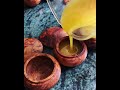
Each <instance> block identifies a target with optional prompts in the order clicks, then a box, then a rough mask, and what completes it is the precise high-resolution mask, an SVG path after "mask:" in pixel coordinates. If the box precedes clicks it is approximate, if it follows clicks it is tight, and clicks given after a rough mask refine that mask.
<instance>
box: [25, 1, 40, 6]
mask: <svg viewBox="0 0 120 90" xmlns="http://www.w3.org/2000/svg"><path fill="white" fill-rule="evenodd" d="M40 2H41V0H24V4H26V5H27V6H29V7H34V6H36V5H38V4H39V3H40Z"/></svg>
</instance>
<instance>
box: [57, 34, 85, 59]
mask: <svg viewBox="0 0 120 90" xmlns="http://www.w3.org/2000/svg"><path fill="white" fill-rule="evenodd" d="M65 39H69V36H66V37H63V38H62V39H60V40H59V41H58V42H57V43H56V45H55V50H56V52H57V53H58V54H59V55H60V56H62V57H65V58H75V57H79V56H81V55H83V54H84V52H85V50H87V46H86V44H85V43H84V42H83V41H78V40H76V41H78V42H79V43H80V44H81V46H82V51H81V52H80V53H79V54H78V55H73V56H65V55H63V54H62V53H61V52H60V50H59V44H60V42H61V41H63V40H65ZM74 40H75V39H74Z"/></svg>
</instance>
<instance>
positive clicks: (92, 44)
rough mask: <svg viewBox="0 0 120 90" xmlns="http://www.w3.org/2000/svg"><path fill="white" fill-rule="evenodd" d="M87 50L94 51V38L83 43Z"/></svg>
mask: <svg viewBox="0 0 120 90" xmlns="http://www.w3.org/2000/svg"><path fill="white" fill-rule="evenodd" d="M84 42H85V44H86V45H87V47H88V48H90V49H96V38H91V39H89V40H86V41H84Z"/></svg>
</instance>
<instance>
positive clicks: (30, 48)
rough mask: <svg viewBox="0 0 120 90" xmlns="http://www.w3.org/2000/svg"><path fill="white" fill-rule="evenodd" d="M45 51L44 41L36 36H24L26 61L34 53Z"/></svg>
mask: <svg viewBox="0 0 120 90" xmlns="http://www.w3.org/2000/svg"><path fill="white" fill-rule="evenodd" d="M42 51H43V45H42V43H41V42H40V41H39V40H38V39H36V38H24V62H25V61H26V60H27V59H28V58H29V57H30V56H32V55H34V53H41V52H42Z"/></svg>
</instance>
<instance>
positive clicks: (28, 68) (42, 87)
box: [24, 53, 61, 90]
mask: <svg viewBox="0 0 120 90" xmlns="http://www.w3.org/2000/svg"><path fill="white" fill-rule="evenodd" d="M37 57H39V59H38V60H37V59H35V58H37ZM43 57H44V58H43ZM45 58H47V59H45ZM47 60H50V61H47ZM33 61H34V62H33ZM38 61H39V62H38ZM51 62H52V63H51ZM32 64H33V65H32ZM39 65H40V66H39ZM52 65H53V66H52ZM35 67H36V69H35ZM50 67H51V68H50ZM40 69H41V70H40ZM46 69H47V70H46ZM50 69H51V70H50ZM39 70H40V71H42V72H40V71H39ZM44 70H45V71H44ZM51 71H52V73H50V72H51ZM30 74H31V75H30ZM45 74H46V75H45ZM38 75H39V76H38ZM60 75H61V67H60V65H59V63H58V62H57V60H56V59H55V58H54V57H53V56H51V55H49V54H45V53H41V54H35V55H34V56H31V57H30V58H29V59H28V60H27V61H26V62H25V64H24V85H25V87H27V88H29V89H30V90H48V89H50V88H52V87H53V86H54V85H55V84H56V83H57V82H58V80H59V78H60ZM31 76H32V77H31ZM33 77H35V78H34V79H32V78H33Z"/></svg>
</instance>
